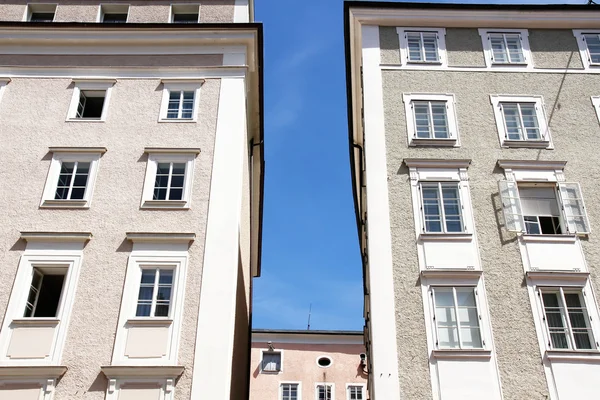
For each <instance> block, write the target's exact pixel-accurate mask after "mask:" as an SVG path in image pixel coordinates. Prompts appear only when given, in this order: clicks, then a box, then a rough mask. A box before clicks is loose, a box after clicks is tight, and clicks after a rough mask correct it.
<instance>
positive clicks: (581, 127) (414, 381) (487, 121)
mask: <svg viewBox="0 0 600 400" xmlns="http://www.w3.org/2000/svg"><path fill="white" fill-rule="evenodd" d="M380 32H381V34H380V40H381V49H382V50H381V52H382V62H384V63H386V62H391V61H389V60H393V59H394V58H395V57H397V55H396V54H397V53H394V46H396V48H397V35H396V33H395V28H388V27H386V28H381V31H380ZM392 33H393V34H392ZM545 33H548V34H549V35H550V37H551V38H553V39H552V40H550V39H548V40H547V41H545V42H544V43H542V42H543V38H542V35H543V34H545ZM394 35H395V36H396V39H394ZM474 35H477V37H476V38H475V36H474ZM569 35H570V36H569ZM467 36H468V37H471V39H466V40H465V43H463V44H460V45H457V44H455V43H452V44H451V43H450V41H451V38H463V39H464V38H466V37H467ZM475 39H479V35H478V33H477V30H476V29H448V30H447V36H446V43H447V46H448V52H449V54H448V58H449V60H450V65H469V64H473V63H475V62H477V63H481V62H480V61H477V60H476V58H477V57H475V54H474V50H471V48H472V49H474V48H475V45H476V43H477V41H476V40H475ZM394 40H395V42H394ZM453 40H454V39H453ZM530 42H531V48H532V51H533V53H534V54H533V58H534V64H535V65H536V66H540V67H543V68H564V66H565V65H566V63H567V61H568V60H569V59H571V61H570V63H571V64H570V65H575V66H581V60H580V59H579V58H580V56H579V53H578V52H577V51H576V50H577V44H576V42H575V38H574V37H573V34H572V32H571V31H570V30H567V31H553V30H551V31H538V30H531V31H530ZM479 46H481V40H480V39H479ZM479 51H481V52H482V49H480V50H479ZM572 53H574V54H573V55H572V57H571V54H572ZM384 60H385V61H384ZM481 60H483V53H481ZM538 60H539V62H540V64H541V65H538ZM479 66H481V65H479ZM382 74H383V76H382V79H383V93H384V113H385V131H386V146H387V162H388V183H389V185H388V189H389V194H390V196H389V198H390V222H391V227H392V240H393V243H392V245H393V258H394V275H395V281H394V282H395V287H396V290H395V296H396V299H395V300H396V310H397V320H396V326H397V328H398V334H397V343H398V352H399V360H398V365H399V370H400V386H401V391H402V393H403V398H404V399H425V398H431V382H430V375H429V368H428V358H427V345H426V337H425V322H424V317H423V300H422V294H421V290H420V283H419V266H418V260H417V249H416V245H415V226H414V219H413V214H412V212H413V211H412V198H411V189H410V184H409V177H408V171H407V169H406V167H404V166H403V165H402V160H403V159H404V158H442V159H472V164H471V166H470V168H469V170H468V175H469V184H470V191H471V197H472V201H473V208H474V210H473V212H474V218H475V229H476V234H477V238H478V241H479V247H480V253H481V259H482V265H483V271H484V279H485V285H486V291H487V297H488V302H489V306H490V314H491V324H492V330H493V335H494V342H495V343H494V344H495V349H496V352H497V358H498V367H499V370H500V377H501V383H502V390H503V394H504V398H505V399H514V400H521V399H545V398H546V397H545V396H547V395H548V389H547V384H546V379H545V376H544V371H543V368H542V365H541V355H540V352H539V346H538V341H537V337H536V332H535V329H534V324H533V314H532V309H531V305H530V302H529V298H528V294H527V289H526V287H524V284H523V280H524V273H523V266H522V261H521V255H520V251H519V248H518V244H517V241H516V236H514V234H510V233H508V232H506V230H505V229H503V228H502V226H501V225H503V224H504V221H503V216H502V211H501V207H500V199H499V194H498V187H497V184H496V181H497V180H499V179H500V178H501V177H503V176H504V175H503V171H502V170H501V169H499V168H498V167H497V166H496V162H497V160H498V159H523V160H566V161H568V163H567V166H566V168H565V175H566V178H567V181H571V182H579V183H580V184H581V188H582V192H583V195H584V199H585V201H586V205H587V211H588V213H589V218H590V223H591V226H592V229H597V227H598V224H600V206H599V205H598V202H597V201H596V200H597V199H598V198H599V196H600V188H599V187H598V185H597V179H598V178H599V177H600V163H599V162H598V161H599V160H598V159H599V158H600V156H599V155H598V153H597V152H596V151H595V150H594V149H595V148H596V147H597V143H598V135H600V126H599V124H598V118H597V116H596V112H595V110H594V109H593V107H592V103H591V100H590V97H591V96H597V95H600V86H598V77H597V76H595V75H592V74H562V73H560V72H559V71H557V72H556V73H535V72H534V73H523V72H519V73H517V72H515V73H510V72H509V73H500V72H490V71H485V70H481V71H477V72H475V71H474V72H455V71H447V70H439V71H414V70H412V71H409V70H387V71H383V73H382ZM405 92H413V93H453V94H454V95H455V96H456V112H457V121H458V129H459V138H460V141H461V147H460V148H431V147H420V148H414V147H411V148H409V147H408V138H407V129H406V116H405V111H404V103H403V102H402V94H403V93H405ZM490 94H514V95H542V96H543V97H544V102H545V109H546V115H547V118H548V120H549V126H550V130H551V135H552V139H553V142H554V147H555V149H554V150H537V149H501V148H500V144H499V140H498V133H497V129H496V123H495V120H494V113H493V109H492V105H491V103H490V97H489V96H490ZM582 244H583V248H584V251H585V257H586V260H587V263H588V266H589V268H590V271H591V280H592V284H593V286H594V288H595V291H596V292H597V293H599V290H600V286H599V284H600V276H599V275H600V274H599V272H600V271H598V269H597V268H596V266H597V265H598V264H599V263H600V246H599V244H600V239H599V238H598V236H597V235H595V234H594V233H592V234H591V235H590V236H589V238H587V239H584V240H583V241H582Z"/></svg>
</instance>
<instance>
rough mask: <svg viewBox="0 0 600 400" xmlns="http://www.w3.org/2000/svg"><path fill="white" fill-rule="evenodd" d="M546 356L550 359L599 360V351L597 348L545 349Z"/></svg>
mask: <svg viewBox="0 0 600 400" xmlns="http://www.w3.org/2000/svg"><path fill="white" fill-rule="evenodd" d="M546 358H548V360H550V361H596V362H600V352H599V351H597V350H546Z"/></svg>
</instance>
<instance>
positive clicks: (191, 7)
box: [169, 3, 201, 24]
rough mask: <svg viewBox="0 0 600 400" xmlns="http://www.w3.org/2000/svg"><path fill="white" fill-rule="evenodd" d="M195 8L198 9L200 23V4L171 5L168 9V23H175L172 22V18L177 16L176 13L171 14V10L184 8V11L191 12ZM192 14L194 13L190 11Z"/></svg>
mask: <svg viewBox="0 0 600 400" xmlns="http://www.w3.org/2000/svg"><path fill="white" fill-rule="evenodd" d="M195 7H197V8H198V22H200V8H201V7H200V4H199V3H196V4H188V3H172V4H171V7H169V23H171V24H174V23H175V22H173V17H174V16H175V14H177V12H173V8H180V9H181V8H184V9H189V10H193V9H194V8H195ZM192 12H194V11H192Z"/></svg>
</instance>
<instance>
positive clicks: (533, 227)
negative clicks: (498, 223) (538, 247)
mask: <svg viewBox="0 0 600 400" xmlns="http://www.w3.org/2000/svg"><path fill="white" fill-rule="evenodd" d="M523 218H524V219H525V228H526V230H527V233H528V234H530V235H539V234H540V233H542V232H541V231H540V224H539V222H538V219H537V217H533V216H524V217H523Z"/></svg>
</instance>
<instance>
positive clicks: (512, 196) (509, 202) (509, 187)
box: [498, 181, 525, 232]
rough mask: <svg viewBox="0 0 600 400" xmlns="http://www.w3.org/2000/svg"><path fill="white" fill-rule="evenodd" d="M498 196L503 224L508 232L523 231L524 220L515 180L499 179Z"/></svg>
mask: <svg viewBox="0 0 600 400" xmlns="http://www.w3.org/2000/svg"><path fill="white" fill-rule="evenodd" d="M498 188H499V190H500V198H501V200H502V210H503V211H504V224H505V226H506V229H507V230H508V231H510V232H524V231H525V222H524V221H523V211H522V208H521V199H520V198H519V189H518V187H517V182H513V181H499V182H498Z"/></svg>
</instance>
